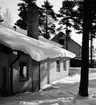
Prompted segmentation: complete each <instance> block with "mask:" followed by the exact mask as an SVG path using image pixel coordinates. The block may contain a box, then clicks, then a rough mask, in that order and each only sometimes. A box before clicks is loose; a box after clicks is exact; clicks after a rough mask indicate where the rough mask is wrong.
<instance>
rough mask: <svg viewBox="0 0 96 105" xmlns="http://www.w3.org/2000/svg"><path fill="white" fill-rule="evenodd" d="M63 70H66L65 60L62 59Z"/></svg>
mask: <svg viewBox="0 0 96 105" xmlns="http://www.w3.org/2000/svg"><path fill="white" fill-rule="evenodd" d="M63 70H64V71H66V61H63Z"/></svg>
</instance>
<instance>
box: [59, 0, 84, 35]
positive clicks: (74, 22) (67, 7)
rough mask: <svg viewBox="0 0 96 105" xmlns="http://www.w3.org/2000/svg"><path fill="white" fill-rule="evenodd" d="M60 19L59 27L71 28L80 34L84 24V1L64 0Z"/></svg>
mask: <svg viewBox="0 0 96 105" xmlns="http://www.w3.org/2000/svg"><path fill="white" fill-rule="evenodd" d="M58 17H59V18H60V21H59V25H63V26H67V27H69V28H72V27H73V28H74V29H76V30H78V33H81V32H82V23H83V1H82V0H81V1H79V0H64V1H63V2H62V7H61V8H60V10H59V14H58ZM62 28H64V27H62Z"/></svg>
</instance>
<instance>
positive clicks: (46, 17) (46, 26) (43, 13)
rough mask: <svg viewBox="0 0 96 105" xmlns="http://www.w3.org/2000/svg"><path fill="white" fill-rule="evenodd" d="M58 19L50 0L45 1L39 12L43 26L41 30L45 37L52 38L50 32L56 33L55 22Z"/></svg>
mask: <svg viewBox="0 0 96 105" xmlns="http://www.w3.org/2000/svg"><path fill="white" fill-rule="evenodd" d="M54 21H57V18H56V13H55V12H54V10H53V6H52V5H51V3H50V2H49V1H45V2H44V4H43V5H42V6H41V9H40V13H39V25H40V27H41V32H42V33H43V36H44V37H45V38H47V39H48V38H50V34H51V33H52V34H54V33H55V27H56V26H55V24H54Z"/></svg>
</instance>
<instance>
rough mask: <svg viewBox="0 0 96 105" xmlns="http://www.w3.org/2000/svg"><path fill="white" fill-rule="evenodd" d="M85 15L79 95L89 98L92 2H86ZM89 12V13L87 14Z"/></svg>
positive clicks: (87, 0) (89, 0)
mask: <svg viewBox="0 0 96 105" xmlns="http://www.w3.org/2000/svg"><path fill="white" fill-rule="evenodd" d="M83 10H84V14H83V16H84V17H83V40H82V65H81V80H80V86H79V95H81V96H84V97H87V96H88V77H89V33H91V27H92V3H91V0H84V8H83ZM87 11H88V12H87Z"/></svg>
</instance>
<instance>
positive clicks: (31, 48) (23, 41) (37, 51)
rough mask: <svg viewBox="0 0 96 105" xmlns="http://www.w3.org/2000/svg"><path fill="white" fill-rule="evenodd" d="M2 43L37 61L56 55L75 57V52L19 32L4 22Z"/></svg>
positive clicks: (0, 25) (0, 28)
mask: <svg viewBox="0 0 96 105" xmlns="http://www.w3.org/2000/svg"><path fill="white" fill-rule="evenodd" d="M0 43H2V44H4V45H6V46H8V47H10V48H12V49H13V50H20V51H23V52H25V53H27V54H29V55H30V56H31V57H32V58H33V59H34V60H36V61H41V60H45V59H47V58H56V57H68V58H73V57H75V54H73V53H71V52H69V51H67V50H65V49H62V48H60V47H58V46H56V45H53V44H51V43H47V42H44V41H40V40H36V39H34V38H31V37H28V36H26V35H23V34H21V33H18V32H16V31H14V30H12V29H11V28H10V27H9V28H8V27H5V26H4V25H3V23H0Z"/></svg>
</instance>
